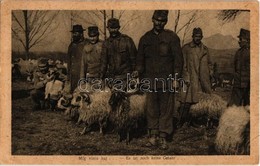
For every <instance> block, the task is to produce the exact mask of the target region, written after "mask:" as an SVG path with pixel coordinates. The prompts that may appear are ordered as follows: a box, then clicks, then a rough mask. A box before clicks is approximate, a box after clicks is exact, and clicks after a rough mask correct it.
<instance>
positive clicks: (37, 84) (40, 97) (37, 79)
mask: <svg viewBox="0 0 260 166" xmlns="http://www.w3.org/2000/svg"><path fill="white" fill-rule="evenodd" d="M48 73H49V67H48V61H47V59H40V60H39V62H38V66H37V68H36V70H35V71H34V73H33V78H34V90H32V91H31V92H30V95H31V98H32V101H33V102H34V107H33V109H34V110H38V109H44V106H45V85H46V83H47V82H48V80H47V78H48Z"/></svg>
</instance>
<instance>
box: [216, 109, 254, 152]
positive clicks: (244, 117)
mask: <svg viewBox="0 0 260 166" xmlns="http://www.w3.org/2000/svg"><path fill="white" fill-rule="evenodd" d="M249 131H250V111H249V106H246V107H243V106H240V107H238V106H232V107H228V108H227V109H226V110H225V111H224V113H223V115H222V116H221V118H220V122H219V126H218V130H217V136H216V140H215V149H216V151H217V152H218V153H219V154H230V155H236V154H249V153H250V132H249Z"/></svg>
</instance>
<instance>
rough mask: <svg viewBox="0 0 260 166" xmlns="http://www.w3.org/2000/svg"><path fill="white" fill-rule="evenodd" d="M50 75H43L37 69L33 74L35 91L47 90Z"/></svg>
mask: <svg viewBox="0 0 260 166" xmlns="http://www.w3.org/2000/svg"><path fill="white" fill-rule="evenodd" d="M48 73H49V72H47V73H42V72H41V71H40V70H39V69H38V68H36V69H35V71H34V73H33V78H34V88H35V89H44V88H45V84H46V81H47V75H48Z"/></svg>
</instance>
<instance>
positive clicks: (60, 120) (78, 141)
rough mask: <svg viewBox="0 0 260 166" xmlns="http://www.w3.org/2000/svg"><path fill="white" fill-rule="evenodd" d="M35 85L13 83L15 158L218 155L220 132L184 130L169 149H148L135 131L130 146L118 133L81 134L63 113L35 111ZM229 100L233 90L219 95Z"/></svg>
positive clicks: (189, 128)
mask: <svg viewBox="0 0 260 166" xmlns="http://www.w3.org/2000/svg"><path fill="white" fill-rule="evenodd" d="M31 88H32V85H31V84H30V83H28V82H26V81H22V80H16V81H14V82H13V84H12V154H13V155H215V154H216V152H215V151H214V139H215V135H216V129H210V130H206V128H205V127H203V126H202V127H199V128H194V127H182V128H180V129H178V130H175V131H174V133H173V136H172V137H171V138H170V140H169V149H168V150H164V151H163V150H159V149H157V148H156V149H150V148H147V147H144V144H145V143H146V140H147V134H146V133H145V132H143V133H140V132H138V131H134V133H138V134H135V136H134V138H133V139H132V140H131V142H130V144H129V145H126V143H125V142H124V141H123V142H118V141H117V134H116V133H115V132H113V130H108V131H107V132H106V134H104V135H101V134H99V130H98V129H96V130H95V129H93V131H91V132H90V133H87V134H86V135H82V136H81V135H79V132H80V131H81V130H82V129H83V126H81V125H79V126H77V125H76V124H75V123H74V122H73V121H70V120H69V119H68V118H67V117H66V116H65V115H64V113H63V112H61V111H55V112H50V111H48V110H39V111H34V110H32V102H31V99H30V96H29V92H30V89H31ZM215 93H217V94H219V95H221V96H222V97H224V98H225V99H226V100H227V99H228V98H229V97H230V93H231V91H230V90H223V89H217V91H216V92H215Z"/></svg>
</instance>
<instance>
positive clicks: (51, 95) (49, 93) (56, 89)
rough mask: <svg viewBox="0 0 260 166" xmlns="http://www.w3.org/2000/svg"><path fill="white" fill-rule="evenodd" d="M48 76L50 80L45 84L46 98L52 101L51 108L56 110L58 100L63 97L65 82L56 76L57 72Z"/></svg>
mask: <svg viewBox="0 0 260 166" xmlns="http://www.w3.org/2000/svg"><path fill="white" fill-rule="evenodd" d="M47 77H49V78H47V79H48V80H49V82H47V83H46V86H45V100H49V101H50V106H51V110H52V111H54V110H55V107H56V105H57V102H58V100H59V98H60V97H61V93H62V89H63V86H64V83H63V82H62V81H60V80H57V79H56V78H55V77H56V76H55V73H51V75H50V76H47Z"/></svg>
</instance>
